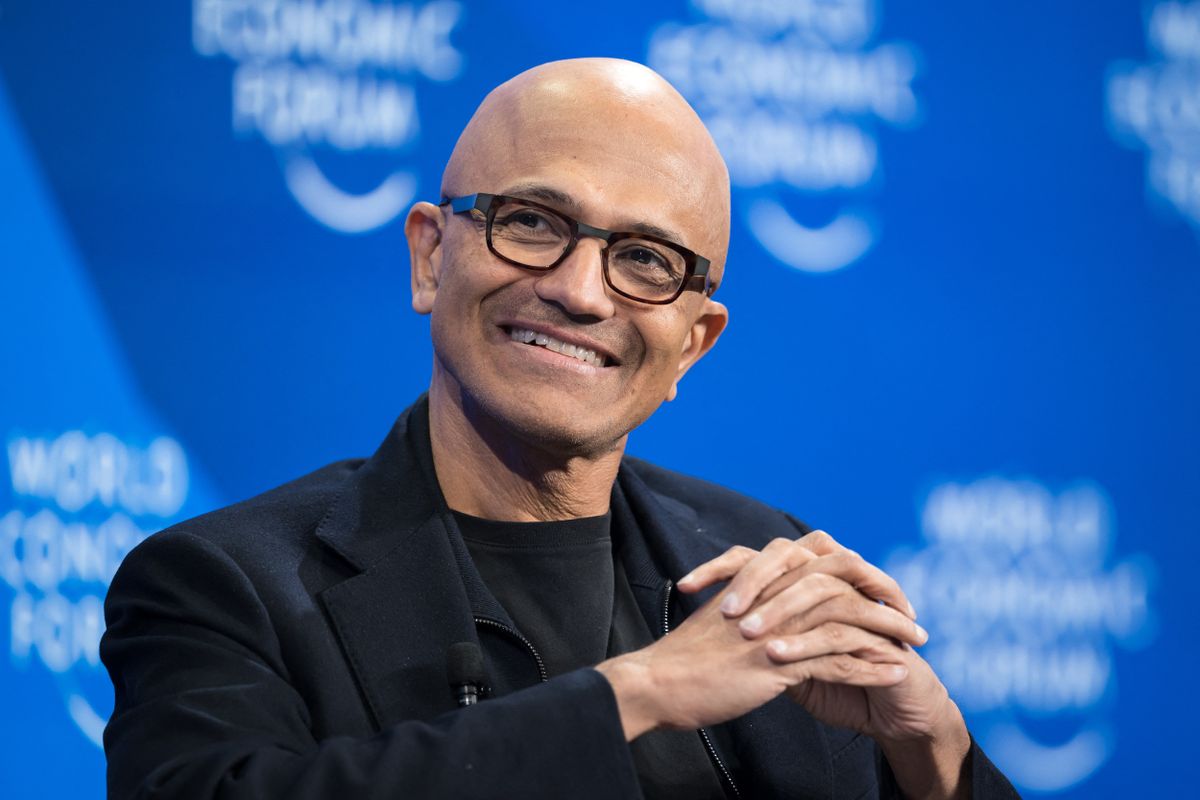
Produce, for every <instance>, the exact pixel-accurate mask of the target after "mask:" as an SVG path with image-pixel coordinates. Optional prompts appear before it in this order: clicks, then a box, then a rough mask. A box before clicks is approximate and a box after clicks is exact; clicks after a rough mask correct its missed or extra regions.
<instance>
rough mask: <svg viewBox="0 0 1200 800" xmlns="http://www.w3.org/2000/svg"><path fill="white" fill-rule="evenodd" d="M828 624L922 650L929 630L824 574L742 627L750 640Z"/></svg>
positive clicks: (756, 611) (816, 575)
mask: <svg viewBox="0 0 1200 800" xmlns="http://www.w3.org/2000/svg"><path fill="white" fill-rule="evenodd" d="M826 622H841V623H845V624H848V625H854V626H856V627H859V628H864V629H866V630H868V631H872V632H874V633H877V634H879V635H881V636H890V637H892V638H893V639H898V640H900V641H902V642H906V643H908V644H910V645H913V646H914V647H919V646H920V645H923V644H925V642H927V641H928V640H929V634H928V633H926V632H925V629H924V628H922V627H921V626H920V625H918V624H917V623H916V622H914V621H913V620H912V619H910V618H909V617H908V616H907V615H905V614H902V613H900V612H899V611H897V610H896V609H894V608H891V607H890V606H883V605H880V604H879V603H876V602H874V601H873V600H870V599H868V598H866V597H864V596H863V595H862V594H860V593H859V592H858V591H856V590H855V589H854V588H853V587H852V586H850V585H849V584H848V583H846V582H845V581H843V580H841V579H840V578H836V577H834V576H832V575H827V574H825V573H822V572H817V573H813V574H812V575H808V576H806V577H804V578H801V579H800V580H799V581H797V582H796V583H794V584H793V585H792V586H790V587H789V588H787V589H785V590H784V591H782V592H780V593H779V594H778V595H776V596H775V597H773V598H771V599H770V600H768V601H767V602H765V603H763V604H762V605H760V606H759V607H758V608H756V609H754V611H753V612H752V613H751V614H749V615H748V616H746V617H745V618H744V619H742V621H741V622H740V623H739V624H738V627H739V629H740V630H741V632H742V635H743V636H745V637H746V638H748V639H753V638H756V637H758V636H760V635H762V634H765V633H767V632H774V633H780V634H785V633H802V632H804V631H806V630H810V629H812V628H815V627H817V626H818V625H823V624H825V623H826Z"/></svg>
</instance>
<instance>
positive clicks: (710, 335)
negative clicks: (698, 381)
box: [667, 297, 729, 400]
mask: <svg viewBox="0 0 1200 800" xmlns="http://www.w3.org/2000/svg"><path fill="white" fill-rule="evenodd" d="M728 323H729V309H727V308H725V306H723V305H721V304H720V303H718V302H717V301H716V300H713V299H712V298H708V297H706V298H704V308H703V310H702V311H701V312H700V316H699V317H697V318H696V321H695V322H693V323H692V327H691V328H689V329H688V333H687V336H686V337H685V338H684V340H683V351H682V352H681V353H680V354H679V370H678V372H676V373H675V380H673V381H672V382H671V388H670V390H669V391H668V392H667V400H674V399H675V396H676V395H678V394H679V382H680V381H681V380H683V376H684V375H686V374H687V371H688V370H689V369H691V368H692V365H693V364H695V363H696V362H697V361H699V360H700V359H701V358H702V357H703V356H704V354H705V353H707V352H708V351H709V350H711V349H712V347H713V345H714V344H716V343H717V338H718V337H720V335H721V331H723V330H725V326H726V325H727V324H728Z"/></svg>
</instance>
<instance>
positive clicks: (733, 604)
mask: <svg viewBox="0 0 1200 800" xmlns="http://www.w3.org/2000/svg"><path fill="white" fill-rule="evenodd" d="M737 609H738V596H737V595H736V594H733V593H732V592H730V593H729V594H727V595H725V599H724V600H722V601H721V611H722V612H724V613H726V614H735V613H737Z"/></svg>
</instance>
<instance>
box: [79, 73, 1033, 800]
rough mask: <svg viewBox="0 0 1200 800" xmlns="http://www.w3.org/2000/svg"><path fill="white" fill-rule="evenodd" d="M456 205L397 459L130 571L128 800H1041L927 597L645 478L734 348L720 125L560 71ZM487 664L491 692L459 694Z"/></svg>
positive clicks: (708, 497) (117, 604) (492, 119)
mask: <svg viewBox="0 0 1200 800" xmlns="http://www.w3.org/2000/svg"><path fill="white" fill-rule="evenodd" d="M442 194H443V198H444V201H443V202H442V203H441V204H439V205H434V204H430V203H418V204H417V205H416V206H414V207H413V209H412V210H411V212H410V214H409V216H408V219H407V222H406V226H405V232H406V235H407V237H408V241H409V247H410V254H411V261H412V267H411V268H412V296H413V301H412V302H413V307H414V308H415V309H416V310H417V311H418V312H420V313H422V314H429V315H430V320H431V332H432V337H433V345H434V353H435V359H434V366H433V376H432V380H431V383H430V387H429V392H428V395H427V397H424V398H422V399H421V400H419V401H418V402H417V403H416V404H415V405H414V406H413V407H412V408H410V409H409V410H408V411H406V412H405V414H404V415H403V416H401V418H400V420H399V421H398V422H397V424H396V427H395V428H394V429H393V431H392V433H391V435H390V436H389V437H388V439H387V440H385V442H384V444H383V445H382V446H381V447H380V449H379V451H378V452H377V453H376V454H375V455H374V456H373V457H372V458H371V459H369V460H367V461H365V462H363V461H351V462H343V463H339V464H334V465H331V466H329V467H326V468H325V469H322V470H320V471H318V472H316V473H314V474H312V475H310V476H306V477H304V478H301V479H299V480H298V481H296V482H294V483H292V484H288V485H287V486H284V487H280V488H279V489H276V490H274V491H272V492H268V493H267V494H265V495H262V496H261V497H258V498H254V499H252V500H250V501H247V502H245V503H242V504H239V505H237V506H233V507H231V508H229V509H223V510H221V511H217V512H214V513H212V514H209V515H205V516H203V517H200V518H198V519H196V520H192V521H189V522H185V523H183V524H181V525H178V526H176V527H174V528H172V529H170V530H168V531H166V532H164V533H161V534H159V535H156V536H154V537H151V539H149V540H147V542H145V543H144V544H143V545H142V546H140V547H139V548H138V549H137V550H135V551H134V553H132V554H131V555H130V556H129V558H128V559H127V560H126V562H125V564H124V565H123V566H122V568H121V570H120V572H119V573H118V575H117V577H116V578H115V580H114V582H113V585H112V589H111V591H110V594H109V597H108V601H107V605H106V615H107V621H108V630H107V632H106V634H105V638H104V641H103V643H102V648H101V651H102V657H103V659H104V661H105V664H106V665H107V666H108V668H109V670H110V673H111V675H112V678H113V684H114V687H115V690H116V709H115V711H114V714H113V717H112V720H111V722H110V724H109V726H108V728H107V730H106V732H105V748H106V752H107V755H108V759H109V790H110V792H111V793H112V794H113V795H114V796H122V797H123V796H131V795H135V796H139V797H140V796H147V797H157V796H163V797H261V796H271V797H275V796H278V797H335V796H344V797H376V796H377V797H622V798H623V797H637V796H642V795H644V796H648V797H728V796H746V797H775V796H777V797H837V798H859V797H874V796H905V797H929V798H941V797H946V798H949V797H969V796H972V795H974V796H978V797H982V796H985V795H987V796H1012V795H1013V794H1014V793H1013V792H1012V789H1011V787H1010V786H1008V784H1007V782H1006V781H1005V780H1004V778H1003V776H1001V775H999V773H998V772H997V771H996V770H995V768H994V767H993V766H992V765H991V764H990V763H989V762H988V761H987V759H986V758H985V757H984V756H983V754H982V753H981V752H980V751H979V749H978V748H977V747H975V746H974V745H973V743H972V741H971V739H970V737H969V735H968V733H967V730H966V728H965V725H964V723H963V719H962V716H961V714H960V713H959V711H958V709H957V707H956V706H955V704H954V703H953V701H952V700H951V699H950V698H949V697H948V695H947V693H946V691H945V689H944V688H943V687H942V685H941V683H940V682H939V681H938V679H937V677H936V676H935V675H934V674H933V672H932V671H931V670H930V669H929V667H928V665H926V664H925V662H924V661H922V660H921V659H920V657H919V656H918V655H916V653H915V652H914V651H913V649H912V646H916V645H920V644H923V643H924V641H925V640H926V638H927V636H926V634H925V632H924V631H923V630H921V628H920V627H919V626H918V625H917V624H916V623H915V621H914V617H915V612H914V611H913V610H912V608H911V606H909V604H908V601H907V600H906V599H905V597H904V595H903V593H902V592H901V590H900V588H899V587H898V586H897V585H896V584H895V582H894V581H892V580H891V579H890V578H889V577H888V576H887V575H885V574H884V573H882V572H881V571H880V570H878V569H877V568H875V567H873V566H871V565H869V564H867V563H866V562H865V561H863V560H862V559H861V558H860V557H858V556H857V555H856V554H854V553H853V552H851V551H850V550H847V549H846V548H844V547H842V546H841V545H839V544H837V543H836V542H835V541H833V540H832V539H831V538H830V537H829V536H828V535H826V534H823V533H821V532H809V531H808V529H807V528H805V527H804V526H803V525H801V524H800V523H798V522H797V521H795V520H794V519H792V518H791V517H788V516H786V515H784V514H782V513H780V512H778V511H775V510H773V509H769V508H767V507H765V506H762V505H761V504H758V503H756V502H754V501H752V500H749V499H748V498H745V497H742V496H739V495H736V494H734V493H732V492H729V491H727V490H724V489H721V488H719V487H716V486H713V485H711V484H706V483H703V482H700V481H697V480H694V479H689V478H685V477H683V476H680V475H676V474H674V473H670V472H667V471H665V470H661V469H658V468H656V467H653V466H651V465H649V464H645V463H643V462H639V461H637V460H634V459H630V458H626V457H624V456H623V452H624V448H625V443H626V438H627V436H628V434H629V432H630V431H631V430H632V429H634V428H636V427H637V426H638V425H639V424H641V423H642V422H643V421H645V420H646V419H647V418H648V417H649V416H650V415H651V414H652V413H653V412H654V410H655V409H656V408H657V407H658V405H659V404H660V403H661V402H662V401H663V400H670V399H673V398H674V397H675V394H676V392H677V388H678V384H679V382H680V380H681V379H682V378H683V376H684V374H685V373H686V372H687V370H688V369H689V368H690V367H691V366H692V365H693V364H695V363H696V362H697V361H698V360H699V359H700V358H701V357H702V356H703V355H704V354H705V353H707V352H708V351H709V350H710V349H711V348H712V347H713V345H714V344H715V343H716V341H717V338H718V337H719V336H720V334H721V331H722V330H723V329H724V327H725V324H726V320H727V312H726V309H725V308H724V307H723V306H722V305H721V304H720V303H718V302H716V301H715V300H713V299H712V294H713V291H714V290H715V287H716V286H717V285H718V284H719V282H720V280H721V275H722V272H723V269H724V260H725V252H726V247H727V242H728V235H729V184H728V177H727V173H726V170H725V167H724V164H723V162H722V160H721V157H720V155H719V154H718V152H717V149H716V147H715V146H714V144H713V142H712V140H711V138H710V137H709V135H708V133H707V132H706V131H705V129H704V127H703V125H702V124H701V123H700V121H699V119H698V118H697V117H696V115H695V113H694V112H693V111H692V110H691V108H690V107H689V106H688V105H687V103H686V102H685V101H684V100H683V99H682V98H681V97H680V96H679V95H678V94H677V93H676V92H675V91H674V90H673V89H672V88H671V87H670V86H669V85H668V84H666V83H665V82H664V81H663V80H662V79H661V78H660V77H658V76H657V75H656V74H654V73H653V72H651V71H650V70H648V69H646V68H645V67H642V66H639V65H636V64H632V63H628V62H621V61H614V60H606V59H586V60H578V61H567V62H557V63H553V64H547V65H544V66H541V67H538V68H536V69H533V70H530V71H528V72H526V73H524V74H522V75H520V76H518V77H516V78H514V79H513V80H511V81H509V82H508V83H506V84H504V85H503V86H501V87H499V88H498V89H496V90H495V91H493V92H492V93H491V94H490V95H489V96H488V97H487V98H486V99H485V100H484V102H483V104H482V105H481V106H480V108H479V109H478V110H477V112H476V113H475V115H474V117H473V118H472V119H471V121H470V123H469V124H468V125H467V127H466V129H465V130H464V131H463V134H462V136H461V138H460V140H459V142H458V144H457V146H456V147H455V150H454V152H453V154H452V156H451V158H450V161H449V163H448V165H447V167H446V171H445V174H444V177H443V183H442ZM685 573H689V574H687V575H686V576H685ZM681 576H684V577H682V578H681ZM674 579H678V584H677V587H676V585H673V584H672V580H674ZM668 630H669V631H670V632H669V633H667V631H668ZM664 634H666V635H664ZM464 644H465V646H466V648H467V652H468V653H470V652H477V651H476V649H475V648H476V647H478V652H479V653H480V654H481V656H482V659H483V665H482V669H481V671H482V673H483V674H482V675H479V676H466V677H462V676H459V677H458V678H456V677H455V675H453V674H452V675H450V676H449V677H448V676H447V660H448V653H461V652H463V651H462V646H463V645H464ZM450 661H451V662H452V664H453V663H454V661H455V659H454V657H452V656H451V657H450ZM460 666H461V665H460ZM454 669H458V667H453V668H452V671H453V670H454ZM455 683H458V684H464V683H473V684H477V688H478V689H479V690H480V691H482V693H483V695H484V699H483V701H482V702H480V703H478V704H476V705H471V706H469V707H466V708H461V709H458V710H456V693H455V689H454V687H453V686H452V685H451V684H455Z"/></svg>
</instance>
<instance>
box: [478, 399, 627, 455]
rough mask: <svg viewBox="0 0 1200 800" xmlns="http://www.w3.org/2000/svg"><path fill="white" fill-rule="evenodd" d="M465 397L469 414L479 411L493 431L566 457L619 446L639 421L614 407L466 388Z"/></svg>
mask: <svg viewBox="0 0 1200 800" xmlns="http://www.w3.org/2000/svg"><path fill="white" fill-rule="evenodd" d="M514 399H516V402H513V400H514ZM463 400H464V403H463V407H464V410H467V411H468V415H469V416H475V413H479V414H480V415H481V416H482V418H481V419H478V420H476V422H477V423H482V424H483V426H484V427H486V428H489V429H491V431H492V433H493V434H496V435H499V436H504V437H506V438H508V437H511V438H513V439H517V440H519V441H521V442H524V443H525V444H527V445H529V446H531V447H533V448H536V449H538V450H542V451H544V452H547V453H552V454H555V455H561V456H564V457H595V456H598V455H602V454H605V453H610V452H612V451H614V450H620V449H621V448H622V446H623V444H624V441H625V437H626V436H627V435H628V433H629V431H630V430H631V429H632V428H633V427H635V426H636V424H637V423H636V422H634V423H633V424H630V421H629V420H626V419H624V418H623V415H621V414H619V413H612V411H611V409H609V410H608V411H607V412H601V413H599V414H597V412H596V411H595V410H594V409H589V408H580V407H576V404H573V403H563V402H561V401H558V402H555V403H554V404H553V406H552V407H551V406H544V407H536V406H532V405H531V404H530V403H529V402H527V401H525V400H524V399H523V398H513V396H512V395H509V396H507V397H497V396H496V395H495V394H491V395H487V394H483V393H480V394H473V393H471V392H469V391H466V390H465V388H464V392H463ZM472 407H473V408H472Z"/></svg>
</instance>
